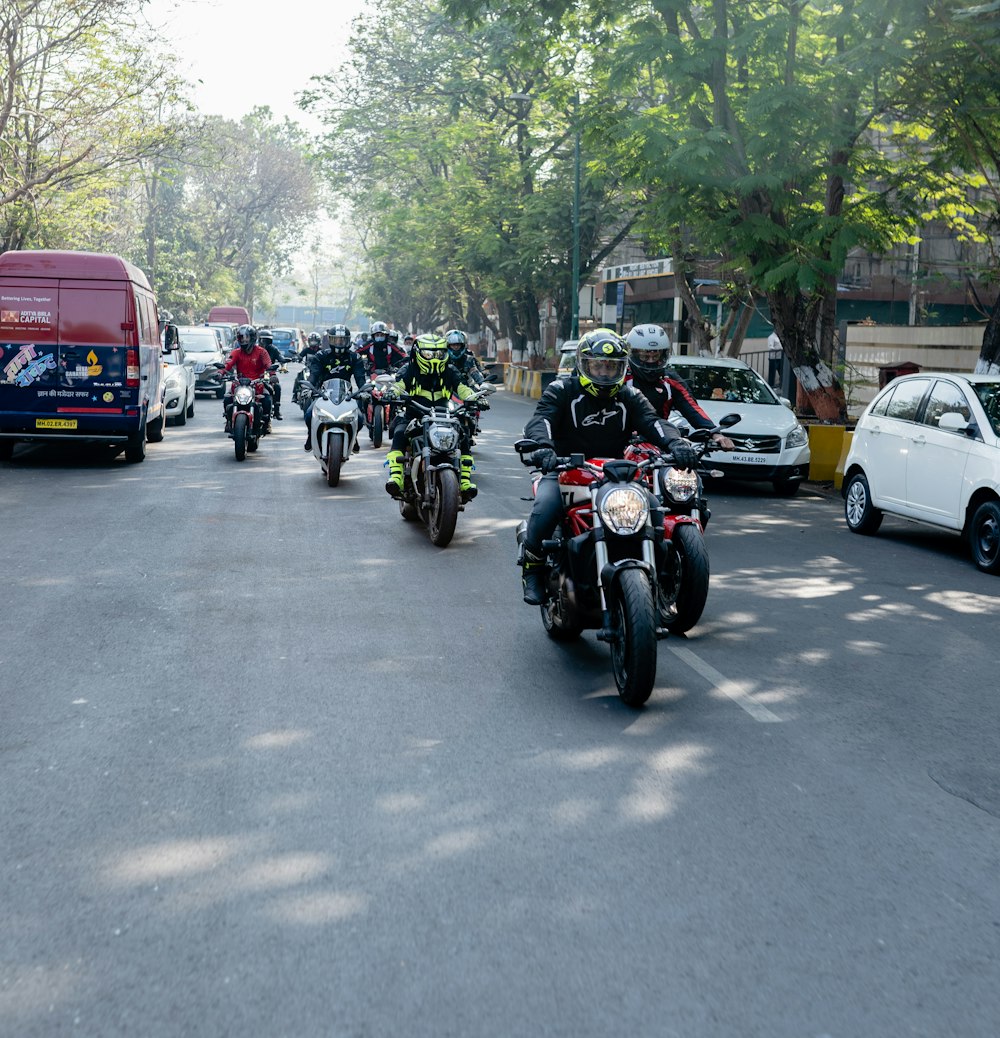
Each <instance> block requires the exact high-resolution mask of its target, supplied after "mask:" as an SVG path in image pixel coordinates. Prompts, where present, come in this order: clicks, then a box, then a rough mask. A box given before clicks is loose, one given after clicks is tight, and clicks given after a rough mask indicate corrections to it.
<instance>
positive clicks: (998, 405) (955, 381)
mask: <svg viewBox="0 0 1000 1038" xmlns="http://www.w3.org/2000/svg"><path fill="white" fill-rule="evenodd" d="M843 495H844V514H845V517H846V519H847V525H848V527H849V528H850V529H851V530H853V531H854V533H863V534H872V533H875V532H876V531H877V530H878V528H879V526H880V525H881V524H882V518H883V516H884V515H885V514H886V513H889V514H891V515H895V516H899V517H901V518H903V519H912V520H916V521H917V522H921V523H927V524H929V525H931V526H936V527H938V528H940V529H943V530H953V531H954V532H955V533H959V534H961V535H962V536H963V537H964V538H965V540H966V543H967V544H968V546H969V550H970V551H971V553H972V560H973V562H975V564H976V565H977V566H978V567H979V568H980V569H981V570H983V571H985V572H987V573H1000V376H996V375H955V374H950V373H947V372H935V371H922V372H920V374H918V375H904V376H901V377H900V378H896V379H893V381H892V382H890V383H889V384H888V385H887V386H886V387H885V388H884V389H883V390H882V391H881V392H880V393H879V394H878V396H876V397H875V399H874V400H872V402H871V403H870V404H869V405H868V407H867V408H865V412H864V414H862V416H861V417H860V418H859V419H858V424H857V427H856V428H855V430H854V436H853V438H852V440H851V447H850V450H849V452H848V455H847V459H846V461H845V462H844V485H843Z"/></svg>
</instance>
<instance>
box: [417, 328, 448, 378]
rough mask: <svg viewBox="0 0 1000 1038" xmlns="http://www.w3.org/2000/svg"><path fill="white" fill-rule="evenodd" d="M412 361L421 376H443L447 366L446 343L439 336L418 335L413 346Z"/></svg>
mask: <svg viewBox="0 0 1000 1038" xmlns="http://www.w3.org/2000/svg"><path fill="white" fill-rule="evenodd" d="M413 359H414V360H415V361H416V362H417V367H418V368H419V370H420V372H421V374H423V375H443V374H444V369H445V368H446V367H447V366H448V343H446V342H445V341H444V339H443V338H442V337H441V336H440V335H420V336H418V337H417V341H416V342H415V343H414V345H413Z"/></svg>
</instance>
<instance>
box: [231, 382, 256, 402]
mask: <svg viewBox="0 0 1000 1038" xmlns="http://www.w3.org/2000/svg"><path fill="white" fill-rule="evenodd" d="M233 399H234V400H235V401H236V403H238V404H239V405H240V407H246V405H247V404H252V403H253V390H252V389H251V388H250V387H249V386H237V387H236V392H235V393H234V394H233Z"/></svg>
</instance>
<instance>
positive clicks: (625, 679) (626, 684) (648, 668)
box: [609, 569, 656, 708]
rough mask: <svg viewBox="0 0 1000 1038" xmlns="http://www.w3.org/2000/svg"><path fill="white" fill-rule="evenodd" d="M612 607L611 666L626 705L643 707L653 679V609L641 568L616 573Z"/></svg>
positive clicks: (654, 612)
mask: <svg viewBox="0 0 1000 1038" xmlns="http://www.w3.org/2000/svg"><path fill="white" fill-rule="evenodd" d="M609 605H610V607H611V626H612V630H613V632H614V637H613V639H612V642H611V668H612V670H613V671H614V675H615V684H616V685H617V686H618V695H619V697H620V698H621V701H622V702H623V703H625V705H626V706H631V707H633V708H635V707H640V706H642V704H643V703H645V702H646V700H647V699H649V697H650V695H651V693H652V691H653V684H654V682H655V681H656V608H655V606H654V603H653V589H652V588H651V587H650V584H649V578H648V577H647V576H646V574H645V573H644V572H643V571H642V570H641V569H627V570H624V571H623V572H622V573H620V574H618V578H617V580H616V581H615V584H614V591H613V593H612V600H611V602H610V603H609Z"/></svg>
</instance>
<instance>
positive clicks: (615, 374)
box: [576, 328, 631, 397]
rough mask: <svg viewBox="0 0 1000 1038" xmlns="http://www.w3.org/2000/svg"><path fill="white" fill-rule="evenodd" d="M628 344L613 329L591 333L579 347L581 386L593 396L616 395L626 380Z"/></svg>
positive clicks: (578, 363) (578, 368) (578, 370)
mask: <svg viewBox="0 0 1000 1038" xmlns="http://www.w3.org/2000/svg"><path fill="white" fill-rule="evenodd" d="M630 352H631V350H630V349H629V345H628V343H627V342H626V341H625V340H624V339H623V338H622V337H621V336H620V335H619V334H618V333H617V332H613V331H612V330H611V329H610V328H598V329H596V330H595V331H592V332H588V333H587V334H586V335H585V336H584V337H583V338H582V339H581V340H580V342H579V345H578V346H577V348H576V370H577V372H578V373H579V378H580V385H581V386H582V387H583V388H584V390H585V391H586V392H588V393H590V394H591V395H592V396H600V397H609V396H614V395H615V394H616V393H617V392H618V390H619V389H621V387H622V385H623V384H624V382H625V374H626V372H627V371H628V358H629V353H630Z"/></svg>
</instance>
